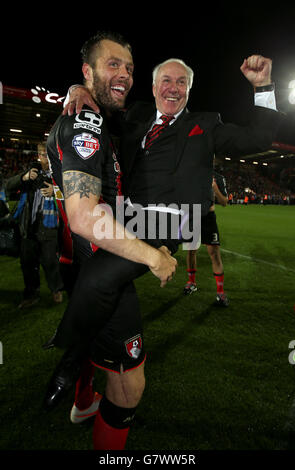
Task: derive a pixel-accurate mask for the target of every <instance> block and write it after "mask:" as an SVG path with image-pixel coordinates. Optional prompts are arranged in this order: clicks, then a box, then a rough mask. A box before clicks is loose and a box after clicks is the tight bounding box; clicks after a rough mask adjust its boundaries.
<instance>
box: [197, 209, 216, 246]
mask: <svg viewBox="0 0 295 470" xmlns="http://www.w3.org/2000/svg"><path fill="white" fill-rule="evenodd" d="M201 243H202V245H220V240H219V231H218V227H217V222H216V214H215V212H214V211H211V212H208V214H207V215H205V216H203V217H201Z"/></svg>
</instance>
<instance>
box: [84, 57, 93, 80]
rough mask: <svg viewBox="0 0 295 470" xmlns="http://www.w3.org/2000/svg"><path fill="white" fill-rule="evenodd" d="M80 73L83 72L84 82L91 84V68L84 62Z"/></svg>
mask: <svg viewBox="0 0 295 470" xmlns="http://www.w3.org/2000/svg"><path fill="white" fill-rule="evenodd" d="M82 72H83V75H84V78H85V80H87V81H88V82H91V83H92V78H93V72H92V67H91V66H90V65H89V64H86V62H84V64H83V65H82Z"/></svg>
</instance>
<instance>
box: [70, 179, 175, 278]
mask: <svg viewBox="0 0 295 470" xmlns="http://www.w3.org/2000/svg"><path fill="white" fill-rule="evenodd" d="M63 192H64V198H65V207H66V212H67V216H68V221H69V225H70V228H71V230H72V231H73V232H74V233H76V234H77V235H80V236H81V237H83V238H85V239H86V240H89V241H90V242H92V243H94V244H95V245H98V246H100V247H101V248H103V249H104V250H107V251H110V252H112V253H114V254H116V255H119V256H122V257H123V258H127V259H129V260H130V261H134V262H136V263H142V264H145V265H147V266H148V267H149V269H150V270H151V271H152V273H153V274H154V275H155V276H156V277H158V278H159V279H160V280H161V287H164V285H165V284H166V282H167V281H168V280H170V279H171V277H172V275H173V273H174V272H175V268H176V264H177V262H176V260H175V258H173V257H171V256H170V254H169V252H168V249H167V248H166V247H162V248H161V249H160V250H157V249H155V248H153V247H151V246H150V245H148V244H147V243H144V242H143V241H141V240H139V239H138V238H136V237H135V236H134V235H132V234H131V233H130V232H128V231H127V230H126V229H125V228H124V227H123V225H121V224H120V223H119V222H118V221H116V220H115V219H114V217H113V214H112V212H111V208H110V207H109V206H106V205H105V204H99V198H100V194H101V181H100V179H99V178H96V177H94V176H91V175H89V174H86V173H82V172H80V171H65V172H64V173H63Z"/></svg>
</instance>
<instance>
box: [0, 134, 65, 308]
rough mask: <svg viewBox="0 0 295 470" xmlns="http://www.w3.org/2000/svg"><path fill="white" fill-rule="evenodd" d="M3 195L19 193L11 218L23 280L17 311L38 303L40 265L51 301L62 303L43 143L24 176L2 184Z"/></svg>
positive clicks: (55, 218) (55, 226) (55, 228)
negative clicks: (18, 238) (15, 225)
mask: <svg viewBox="0 0 295 470" xmlns="http://www.w3.org/2000/svg"><path fill="white" fill-rule="evenodd" d="M5 190H6V194H7V196H8V199H10V194H11V193H13V192H15V191H18V190H20V191H21V195H20V201H19V204H18V207H17V209H16V211H15V214H14V217H15V218H16V220H17V221H18V223H19V228H20V235H21V250H20V263H21V269H22V273H23V278H24V285H25V288H24V296H23V301H22V302H21V303H20V304H19V306H18V307H19V308H25V307H30V306H32V305H35V304H36V303H37V302H38V301H39V300H40V264H41V265H42V267H43V269H44V272H45V277H46V281H47V285H48V287H49V289H50V290H51V292H52V296H53V301H54V302H56V303H60V302H62V292H61V291H62V289H63V282H62V278H61V275H60V271H59V262H58V256H57V251H58V216H57V209H56V207H55V202H54V197H53V185H52V182H51V178H50V173H49V163H48V159H47V153H46V144H43V143H42V144H39V145H38V161H36V162H33V163H32V164H31V168H30V169H29V170H27V171H26V172H25V173H22V174H19V175H16V176H13V177H12V178H10V179H8V180H7V182H6V187H5Z"/></svg>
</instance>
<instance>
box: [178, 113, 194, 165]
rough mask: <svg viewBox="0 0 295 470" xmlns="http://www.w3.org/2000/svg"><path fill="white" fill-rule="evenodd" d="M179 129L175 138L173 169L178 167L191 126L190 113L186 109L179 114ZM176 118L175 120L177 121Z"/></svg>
mask: <svg viewBox="0 0 295 470" xmlns="http://www.w3.org/2000/svg"><path fill="white" fill-rule="evenodd" d="M178 120H179V123H178V125H179V130H178V132H177V138H176V161H175V162H176V163H175V169H176V168H177V167H178V165H179V163H180V160H181V157H182V154H183V152H184V149H185V146H186V144H187V141H188V135H189V132H190V130H191V127H192V115H191V114H190V113H189V111H188V110H185V111H184V114H183V116H179V119H178ZM178 120H177V121H178Z"/></svg>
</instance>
